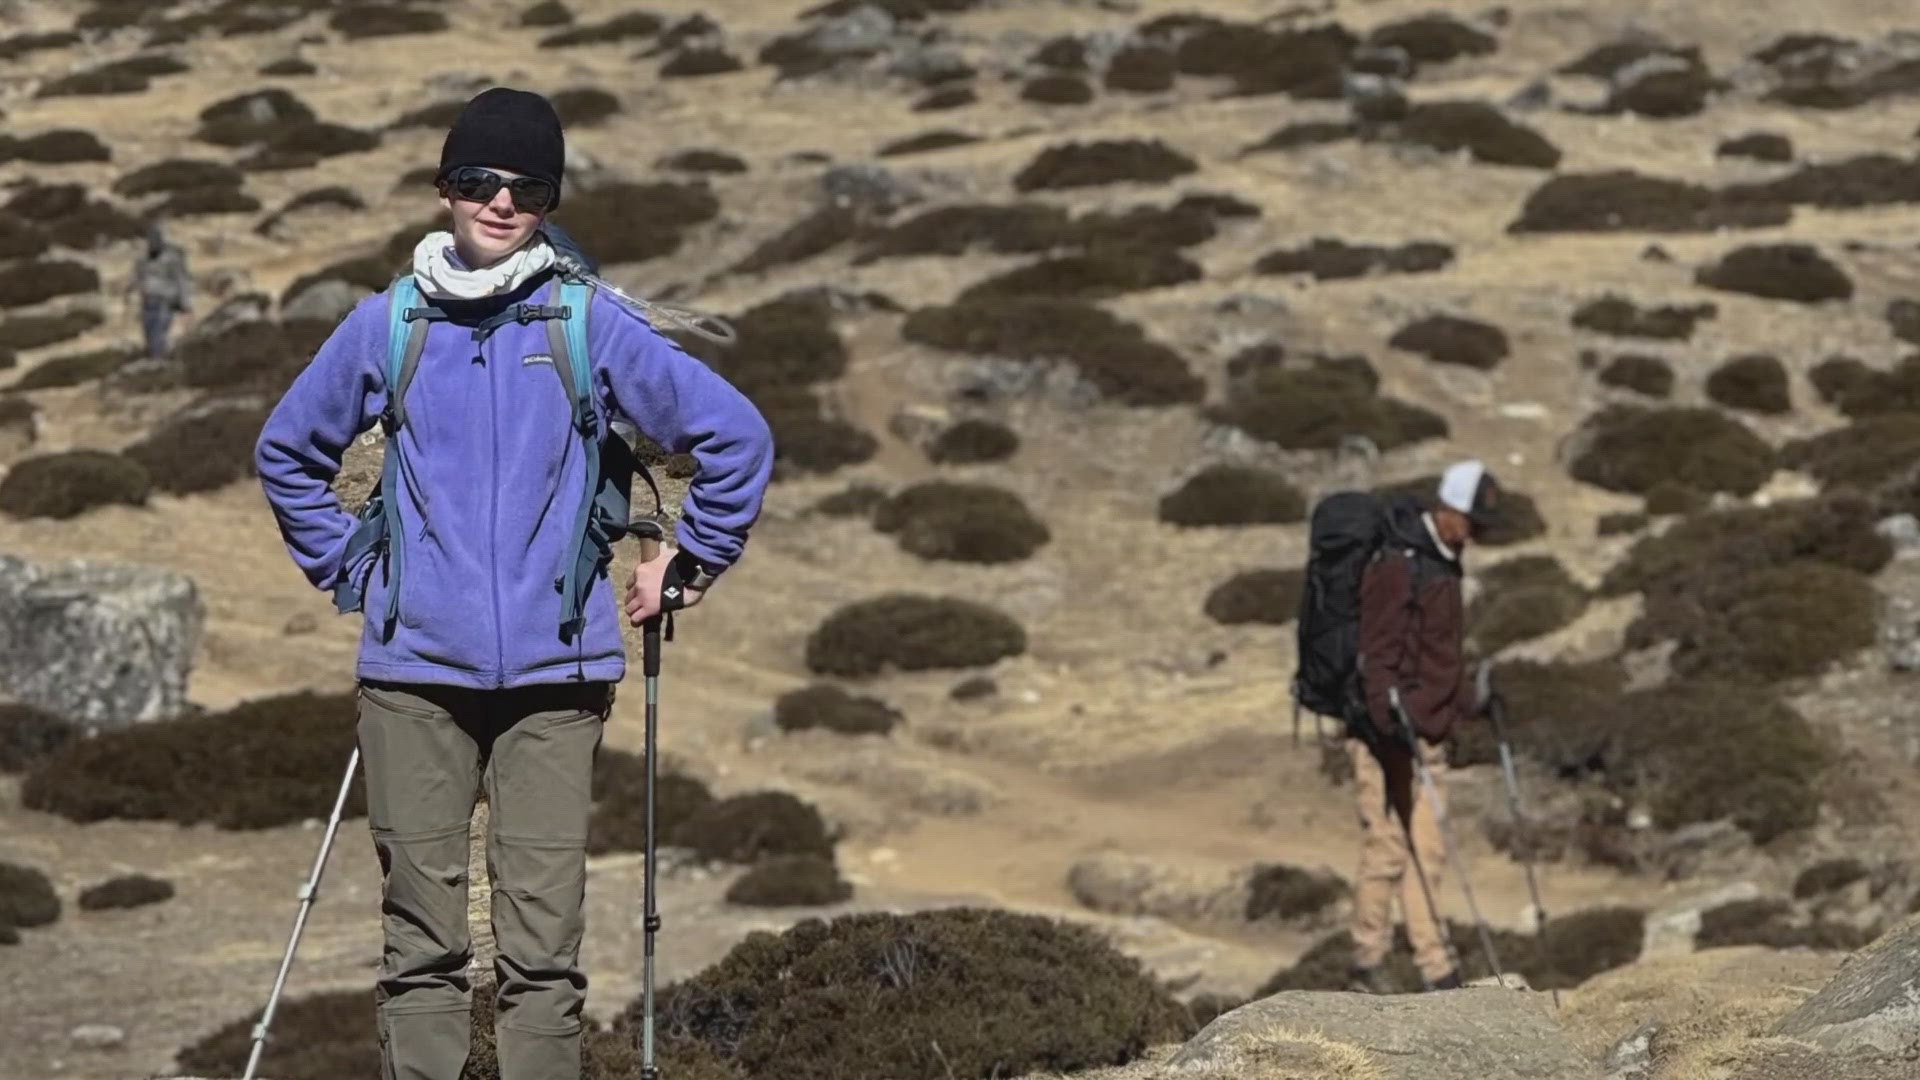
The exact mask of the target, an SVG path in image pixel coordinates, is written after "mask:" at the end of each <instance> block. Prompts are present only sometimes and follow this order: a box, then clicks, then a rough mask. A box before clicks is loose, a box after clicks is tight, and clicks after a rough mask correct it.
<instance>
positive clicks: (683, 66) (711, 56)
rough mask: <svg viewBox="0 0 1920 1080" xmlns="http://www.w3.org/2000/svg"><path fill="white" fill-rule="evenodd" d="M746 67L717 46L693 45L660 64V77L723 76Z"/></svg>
mask: <svg viewBox="0 0 1920 1080" xmlns="http://www.w3.org/2000/svg"><path fill="white" fill-rule="evenodd" d="M746 67H747V65H746V64H744V63H742V62H741V61H740V58H739V57H737V56H735V55H733V54H732V53H730V52H728V51H727V50H725V49H723V48H721V47H719V46H718V45H693V46H689V47H687V48H684V49H681V50H680V51H679V52H677V53H675V54H674V55H673V58H672V59H670V60H668V61H667V62H666V63H664V64H661V65H660V77H661V78H663V79H686V78H696V77H699V76H702V75H725V74H728V73H729V72H734V71H744V70H746Z"/></svg>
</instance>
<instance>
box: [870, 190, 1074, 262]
mask: <svg viewBox="0 0 1920 1080" xmlns="http://www.w3.org/2000/svg"><path fill="white" fill-rule="evenodd" d="M1073 239H1074V229H1073V223H1072V220H1071V219H1070V218H1069V216H1068V214H1067V211H1066V210H1065V209H1064V208H1062V207H1058V206H1051V205H1047V204H1044V203H1014V204H1012V205H1010V206H995V205H991V204H983V203H963V204H960V205H956V206H941V207H935V208H934V209H931V210H926V211H922V212H921V213H919V214H916V215H914V216H913V217H910V218H908V219H906V220H905V221H902V222H900V223H899V224H897V225H894V226H891V227H889V228H887V229H886V230H885V231H884V232H881V233H879V234H878V235H877V236H876V237H875V238H874V240H873V243H872V244H871V246H869V248H868V249H867V251H866V252H865V253H864V254H863V255H862V256H861V258H860V259H859V260H857V261H861V262H870V261H872V260H874V259H879V258H885V257H887V256H893V255H962V254H965V253H966V252H967V251H968V250H969V249H970V248H972V247H974V246H975V245H980V246H983V247H985V248H986V249H987V250H989V251H993V252H998V253H1002V254H1026V253H1031V252H1040V251H1046V250H1048V249H1050V248H1055V247H1064V246H1066V245H1068V244H1070V243H1072V242H1073Z"/></svg>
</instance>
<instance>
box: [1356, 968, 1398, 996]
mask: <svg viewBox="0 0 1920 1080" xmlns="http://www.w3.org/2000/svg"><path fill="white" fill-rule="evenodd" d="M1347 989H1348V990H1349V991H1351V992H1353V993H1356V994H1391V993H1393V987H1392V986H1389V985H1388V984H1387V977H1386V973H1385V972H1383V971H1381V970H1380V969H1379V968H1377V967H1350V968H1348V969H1347Z"/></svg>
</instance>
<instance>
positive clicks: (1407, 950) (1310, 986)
mask: <svg viewBox="0 0 1920 1080" xmlns="http://www.w3.org/2000/svg"><path fill="white" fill-rule="evenodd" d="M1644 924H1645V915H1644V913H1642V912H1641V911H1639V910H1638V909H1636V908H1623V907H1602V908H1592V909H1587V910H1583V911H1575V912H1571V913H1569V914H1567V915H1563V916H1561V917H1559V918H1556V919H1553V920H1550V921H1549V922H1548V923H1547V925H1546V926H1545V927H1544V928H1543V930H1542V933H1541V934H1540V935H1539V936H1538V937H1534V936H1532V935H1528V934H1520V933H1515V932H1514V931H1511V930H1502V929H1497V928H1496V929H1494V930H1493V931H1492V933H1491V936H1492V938H1493V941H1494V951H1495V952H1496V953H1498V954H1499V957H1500V964H1501V968H1502V969H1503V970H1505V971H1512V972H1517V973H1519V974H1520V975H1521V976H1523V977H1524V978H1525V979H1526V980H1527V984H1528V985H1529V986H1532V987H1533V988H1534V989H1536V990H1566V989H1571V988H1573V987H1575V986H1578V985H1580V984H1581V983H1583V982H1585V981H1587V980H1588V979H1591V978H1592V977H1594V976H1595V975H1598V974H1600V973H1601V972H1603V971H1610V970H1612V969H1613V968H1616V967H1621V966H1624V965H1626V964H1630V963H1632V962H1633V961H1634V960H1636V959H1638V958H1639V956H1640V944H1641V938H1642V936H1643V933H1644ZM1447 936H1448V937H1449V938H1450V939H1452V940H1453V941H1455V942H1458V943H1459V949H1460V961H1461V966H1462V968H1463V970H1462V972H1461V976H1462V978H1463V979H1465V980H1466V981H1472V980H1475V979H1482V978H1487V977H1489V976H1491V975H1492V974H1493V971H1492V970H1491V968H1490V967H1489V966H1488V964H1487V957H1486V953H1485V950H1483V949H1482V948H1481V947H1480V943H1479V942H1480V938H1479V934H1478V931H1477V929H1476V928H1475V927H1474V926H1472V925H1471V924H1468V925H1462V924H1460V923H1455V922H1448V923H1447ZM1352 966H1353V936H1352V934H1351V933H1349V932H1348V931H1345V930H1342V931H1340V932H1338V933H1335V934H1330V935H1328V936H1327V937H1324V938H1322V939H1321V940H1320V941H1319V942H1317V943H1315V944H1314V945H1313V947H1311V948H1309V949H1308V950H1307V952H1306V954H1305V955H1304V956H1302V957H1301V958H1300V960H1299V962H1297V963H1295V964H1294V965H1293V966H1291V967H1288V968H1284V969H1282V970H1281V971H1279V972H1277V973H1275V975H1274V976H1273V978H1271V979H1269V980H1267V983H1266V985H1264V986H1262V987H1261V988H1260V989H1259V990H1256V991H1254V997H1255V999H1259V998H1262V997H1267V996H1269V995H1272V994H1277V993H1280V992H1281V991H1284V990H1336V991H1339V990H1345V989H1347V973H1348V971H1349V970H1350V969H1351V968H1352ZM1381 975H1382V977H1383V978H1384V979H1385V980H1386V981H1387V983H1388V985H1389V986H1391V987H1393V988H1395V990H1396V992H1399V993H1415V992H1418V991H1419V990H1420V989H1421V986H1422V983H1421V979H1420V973H1419V970H1418V969H1417V968H1416V967H1415V966H1414V963H1413V947H1412V946H1411V945H1410V944H1408V942H1407V932H1406V928H1405V927H1404V926H1397V927H1395V928H1394V941H1393V947H1392V949H1391V950H1390V951H1389V952H1388V954H1387V959H1386V962H1385V963H1383V964H1382V965H1381Z"/></svg>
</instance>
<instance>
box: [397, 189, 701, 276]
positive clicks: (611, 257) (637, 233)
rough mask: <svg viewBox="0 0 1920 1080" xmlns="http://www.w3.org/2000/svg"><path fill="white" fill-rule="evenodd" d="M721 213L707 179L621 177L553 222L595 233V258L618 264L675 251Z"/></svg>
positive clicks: (577, 199)
mask: <svg viewBox="0 0 1920 1080" xmlns="http://www.w3.org/2000/svg"><path fill="white" fill-rule="evenodd" d="M719 213H720V200H719V199H717V198H715V197H714V194H713V192H712V191H710V190H708V188H707V186H706V185H705V184H704V183H699V182H695V183H675V182H670V181H656V182H651V183H633V182H629V181H624V180H622V181H612V182H608V183H603V184H598V185H595V186H594V187H590V188H585V189H582V190H576V191H569V192H567V193H566V195H565V198H564V199H563V200H562V201H561V203H560V206H559V208H558V209H556V210H555V211H554V212H553V220H554V221H555V222H556V223H558V224H559V225H560V227H561V228H563V229H566V230H567V231H568V233H570V234H571V235H573V236H585V237H591V238H592V244H593V254H594V256H595V257H596V258H598V259H599V260H600V262H601V263H602V264H604V265H614V264H618V263H629V262H644V261H646V260H648V259H657V258H659V257H661V256H663V255H671V254H673V253H674V252H676V251H678V250H680V243H681V240H682V231H683V230H684V229H686V228H688V227H690V226H693V225H698V224H701V223H702V222H707V221H711V220H713V219H714V218H715V217H717V216H718V215H719ZM434 227H436V228H438V227H439V220H438V219H437V218H436V219H435V222H434ZM419 237H420V233H419V232H415V233H414V234H413V238H414V239H415V240H418V239H419ZM411 250H412V245H411V244H409V245H408V251H409V252H411Z"/></svg>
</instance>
